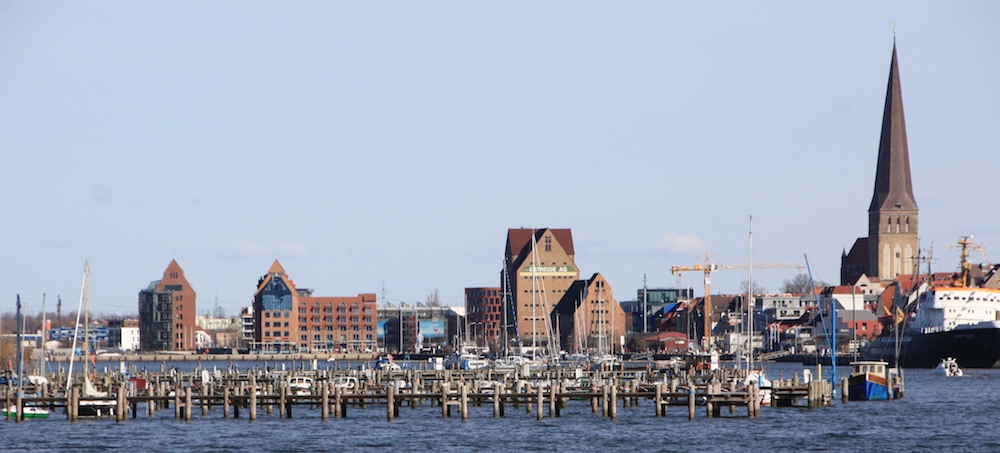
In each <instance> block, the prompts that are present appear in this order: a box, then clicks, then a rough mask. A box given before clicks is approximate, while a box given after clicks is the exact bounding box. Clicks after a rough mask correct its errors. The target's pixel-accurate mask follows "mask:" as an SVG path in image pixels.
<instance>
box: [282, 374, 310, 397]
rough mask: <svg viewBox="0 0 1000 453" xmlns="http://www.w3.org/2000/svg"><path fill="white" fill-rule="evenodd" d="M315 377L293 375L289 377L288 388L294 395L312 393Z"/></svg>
mask: <svg viewBox="0 0 1000 453" xmlns="http://www.w3.org/2000/svg"><path fill="white" fill-rule="evenodd" d="M312 386H313V379H312V378H311V377H306V376H292V377H290V378H288V390H289V392H291V393H292V394H293V395H311V394H312Z"/></svg>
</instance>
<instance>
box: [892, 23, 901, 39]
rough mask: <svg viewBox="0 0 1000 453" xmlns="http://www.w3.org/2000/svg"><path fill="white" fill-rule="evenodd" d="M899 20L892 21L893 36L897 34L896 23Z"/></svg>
mask: <svg viewBox="0 0 1000 453" xmlns="http://www.w3.org/2000/svg"><path fill="white" fill-rule="evenodd" d="M897 22H899V21H898V20H894V21H892V35H893V36H896V23H897Z"/></svg>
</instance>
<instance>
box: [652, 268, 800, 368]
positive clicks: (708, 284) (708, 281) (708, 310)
mask: <svg viewBox="0 0 1000 453" xmlns="http://www.w3.org/2000/svg"><path fill="white" fill-rule="evenodd" d="M753 268H754V269H779V268H796V269H798V270H802V269H805V266H803V265H801V264H774V263H754V264H753ZM723 269H750V265H749V264H714V263H712V262H711V261H709V258H708V253H706V254H705V264H695V265H693V266H672V267H671V268H670V273H671V274H673V275H677V276H680V275H681V272H687V271H702V272H704V273H705V298H704V301H705V302H704V310H703V311H704V315H703V316H704V318H705V349H704V350H705V351H706V352H707V351H708V349H709V348H710V347H711V345H712V272H715V271H719V270H723ZM750 292H751V293H752V292H753V288H750Z"/></svg>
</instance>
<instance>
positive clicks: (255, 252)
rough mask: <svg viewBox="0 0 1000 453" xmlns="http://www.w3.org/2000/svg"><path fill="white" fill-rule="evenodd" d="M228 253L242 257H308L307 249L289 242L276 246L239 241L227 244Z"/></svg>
mask: <svg viewBox="0 0 1000 453" xmlns="http://www.w3.org/2000/svg"><path fill="white" fill-rule="evenodd" d="M229 251H230V252H232V253H233V255H236V256H242V257H261V256H263V257H272V256H292V257H297V258H301V257H306V256H309V249H307V248H306V247H305V246H303V245H299V244H293V243H290V242H279V243H277V244H264V243H260V242H257V241H240V242H234V243H232V244H229Z"/></svg>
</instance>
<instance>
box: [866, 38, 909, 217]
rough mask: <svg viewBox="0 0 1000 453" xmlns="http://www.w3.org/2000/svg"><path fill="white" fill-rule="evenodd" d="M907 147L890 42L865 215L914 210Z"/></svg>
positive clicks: (896, 71)
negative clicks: (879, 130)
mask: <svg viewBox="0 0 1000 453" xmlns="http://www.w3.org/2000/svg"><path fill="white" fill-rule="evenodd" d="M909 154H910V153H909V150H908V149H907V146H906V121H905V119H904V118H903V94H902V89H901V88H900V83H899V65H898V64H897V62H896V40H895V38H893V43H892V63H891V65H890V68H889V86H888V87H887V89H886V94H885V110H883V113H882V138H881V139H880V140H879V147H878V167H877V170H876V172H875V193H874V194H873V195H872V202H871V205H870V206H869V207H868V212H870V213H874V212H879V211H882V212H885V211H892V210H904V211H916V210H917V202H916V201H915V199H914V197H913V185H912V183H911V181H910V155H909Z"/></svg>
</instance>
